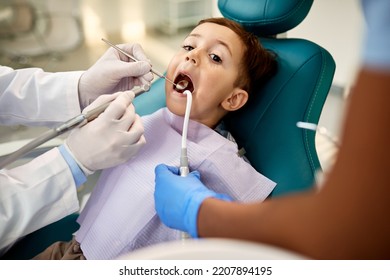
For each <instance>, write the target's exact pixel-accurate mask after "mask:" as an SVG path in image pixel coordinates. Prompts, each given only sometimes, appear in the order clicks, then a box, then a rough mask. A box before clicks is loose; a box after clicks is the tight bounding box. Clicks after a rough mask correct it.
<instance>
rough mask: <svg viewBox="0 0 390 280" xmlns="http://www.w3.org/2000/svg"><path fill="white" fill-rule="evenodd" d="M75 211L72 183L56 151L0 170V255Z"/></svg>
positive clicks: (76, 205) (69, 174)
mask: <svg viewBox="0 0 390 280" xmlns="http://www.w3.org/2000/svg"><path fill="white" fill-rule="evenodd" d="M78 209H79V201H78V198H77V191H76V186H75V182H74V180H73V176H72V173H71V171H70V169H69V167H68V165H67V163H66V161H65V160H64V158H63V157H62V156H61V154H60V152H59V150H58V148H54V149H52V150H50V151H48V152H46V153H45V154H43V155H41V156H39V157H37V158H35V159H34V160H32V161H31V162H30V163H27V164H25V165H23V166H20V167H16V168H13V169H10V170H6V169H3V170H0V255H1V251H2V250H1V249H3V251H4V248H6V247H8V246H9V245H11V244H13V243H14V242H15V241H16V240H17V239H19V238H20V237H22V236H24V235H26V234H29V233H31V232H33V231H35V230H37V229H39V228H41V227H44V226H46V225H48V224H51V223H53V222H55V221H58V220H60V219H61V218H63V217H66V216H67V215H69V214H71V213H74V212H76V211H78Z"/></svg>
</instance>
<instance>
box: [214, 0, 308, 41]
mask: <svg viewBox="0 0 390 280" xmlns="http://www.w3.org/2000/svg"><path fill="white" fill-rule="evenodd" d="M313 1H314V0H239V1H238V0H218V8H219V10H220V12H221V13H222V15H223V16H224V17H226V18H229V19H232V20H235V21H237V22H238V23H240V24H242V25H243V26H244V27H245V28H246V29H247V30H248V31H251V32H253V33H255V34H256V35H258V36H270V35H276V34H279V33H283V32H286V31H288V30H290V29H292V28H294V27H295V26H297V25H298V24H299V23H301V22H302V20H303V19H304V18H305V17H306V15H307V14H308V12H309V10H310V8H311V5H312V4H313Z"/></svg>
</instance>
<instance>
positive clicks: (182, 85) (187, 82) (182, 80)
mask: <svg viewBox="0 0 390 280" xmlns="http://www.w3.org/2000/svg"><path fill="white" fill-rule="evenodd" d="M174 83H175V84H177V85H178V87H176V86H173V89H174V90H176V91H177V92H180V93H183V92H184V91H185V90H189V91H190V92H193V91H194V84H193V83H192V80H191V78H190V77H188V76H187V75H184V74H181V73H179V75H177V77H176V78H175V80H174Z"/></svg>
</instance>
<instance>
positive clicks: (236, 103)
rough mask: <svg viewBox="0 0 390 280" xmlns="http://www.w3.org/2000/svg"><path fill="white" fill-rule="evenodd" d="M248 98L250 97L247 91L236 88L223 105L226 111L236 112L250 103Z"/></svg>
mask: <svg viewBox="0 0 390 280" xmlns="http://www.w3.org/2000/svg"><path fill="white" fill-rule="evenodd" d="M248 97H249V95H248V93H247V92H246V91H245V90H243V89H241V88H235V89H234V90H233V91H232V92H231V94H230V95H229V96H228V97H227V98H226V99H225V100H223V101H222V104H221V105H222V107H223V108H224V109H225V110H226V111H236V110H238V109H240V108H241V107H242V106H244V105H245V103H246V102H247V101H248Z"/></svg>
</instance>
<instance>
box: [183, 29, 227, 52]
mask: <svg viewBox="0 0 390 280" xmlns="http://www.w3.org/2000/svg"><path fill="white" fill-rule="evenodd" d="M188 37H202V35H200V34H198V33H191V34H189V35H188V36H187V38H188ZM216 41H217V42H218V43H219V44H221V45H222V46H225V48H227V50H228V51H229V53H230V55H231V56H233V54H232V51H231V50H230V47H229V45H228V44H226V43H225V42H224V41H221V40H218V39H216Z"/></svg>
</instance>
